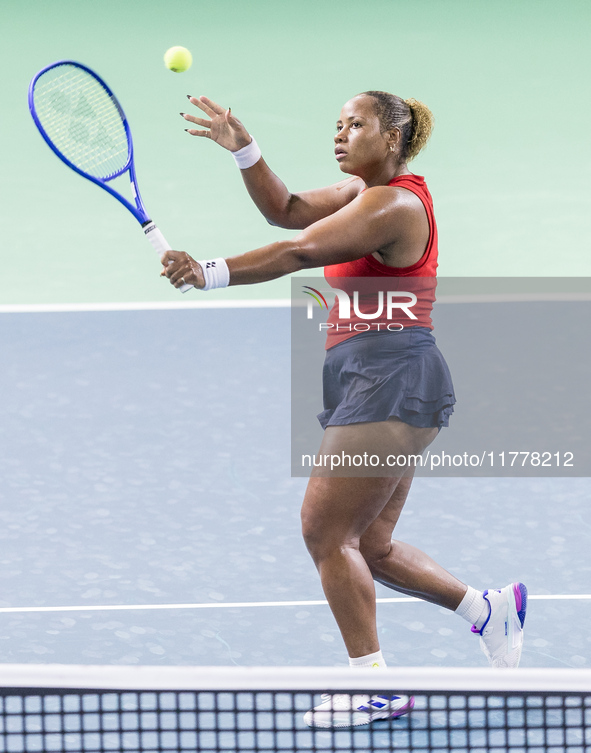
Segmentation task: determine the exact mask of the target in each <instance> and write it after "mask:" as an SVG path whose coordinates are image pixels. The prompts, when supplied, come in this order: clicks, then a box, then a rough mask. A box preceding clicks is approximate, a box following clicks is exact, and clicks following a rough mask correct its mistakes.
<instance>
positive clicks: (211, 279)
mask: <svg viewBox="0 0 591 753" xmlns="http://www.w3.org/2000/svg"><path fill="white" fill-rule="evenodd" d="M197 263H198V264H199V266H200V267H201V269H202V271H203V277H204V278H205V285H204V287H202V288H201V290H214V288H227V287H228V285H229V284H230V270H229V269H228V265H227V264H226V260H225V259H209V260H208V261H199V262H197Z"/></svg>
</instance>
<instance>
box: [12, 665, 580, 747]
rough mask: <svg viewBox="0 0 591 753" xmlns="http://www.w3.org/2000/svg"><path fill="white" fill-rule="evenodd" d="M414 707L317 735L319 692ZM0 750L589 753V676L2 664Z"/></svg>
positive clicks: (573, 673) (538, 672)
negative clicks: (400, 698)
mask: <svg viewBox="0 0 591 753" xmlns="http://www.w3.org/2000/svg"><path fill="white" fill-rule="evenodd" d="M380 692H382V693H390V694H391V693H392V692H396V693H409V694H410V693H411V694H413V695H414V696H415V707H414V710H413V711H412V712H411V713H409V714H407V715H405V716H402V717H400V718H398V719H388V720H382V721H377V722H373V723H372V724H370V725H368V726H363V727H354V728H351V729H322V728H310V727H308V726H307V725H306V723H305V722H304V714H305V712H306V711H308V710H309V709H310V708H311V707H312V706H314V705H318V704H319V703H320V694H321V693H333V694H337V693H338V694H343V693H344V694H350V695H352V694H354V693H355V694H368V693H369V694H376V693H380ZM0 751H2V753H17V752H19V753H20V751H137V752H138V753H139V751H142V753H148V752H152V751H154V752H156V751H167V752H170V751H199V752H200V753H220V752H224V753H229V752H230V751H237V752H241V753H242V752H244V753H255V752H256V753H259V752H261V753H263V752H265V753H270V752H271V751H276V752H277V753H283V752H285V751H291V752H292V753H295V751H298V752H299V751H305V752H308V751H309V752H315V751H323V752H325V751H326V752H327V753H330V752H334V753H336V751H339V753H348V751H368V752H371V753H373V752H374V751H377V753H385V751H396V752H397V753H398V752H400V753H402V752H404V751H409V752H410V751H421V752H426V751H437V752H439V753H442V752H443V751H460V752H464V753H468V751H470V752H471V753H484V752H485V751H495V752H497V753H500V752H501V751H512V752H515V753H517V752H519V753H526V752H527V753H542V751H544V752H546V751H549V752H551V753H588V752H589V751H591V670H556V669H550V670H545V669H529V670H528V669H525V670H491V669H489V670H476V669H441V668H439V669H430V668H397V669H388V670H380V671H375V670H351V669H349V668H345V667H343V668H329V669H327V668H308V667H285V668H247V667H119V666H102V667H96V666H68V665H43V666H41V665H0Z"/></svg>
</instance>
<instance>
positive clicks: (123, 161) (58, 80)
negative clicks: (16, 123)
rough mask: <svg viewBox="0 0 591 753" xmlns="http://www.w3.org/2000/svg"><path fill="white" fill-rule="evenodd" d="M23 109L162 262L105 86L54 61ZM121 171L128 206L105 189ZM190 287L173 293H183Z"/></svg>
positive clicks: (127, 135)
mask: <svg viewBox="0 0 591 753" xmlns="http://www.w3.org/2000/svg"><path fill="white" fill-rule="evenodd" d="M29 110H30V111H31V115H32V116H33V120H34V121H35V125H36V126H37V128H38V129H39V132H40V133H41V135H42V136H43V138H44V139H45V141H46V142H47V144H48V145H49V147H50V148H51V149H52V150H53V151H54V152H55V154H57V156H58V157H59V158H60V159H61V160H62V162H65V163H66V165H68V167H71V168H72V170H74V171H75V172H77V173H78V174H79V175H82V177H83V178H88V180H90V181H92V182H93V183H96V185H97V186H100V187H101V188H104V189H105V191H107V192H108V193H110V194H111V196H114V197H115V198H116V199H117V201H119V202H121V204H123V206H124V207H125V208H126V209H128V210H129V211H130V212H131V213H132V215H133V216H134V217H135V218H136V220H137V221H138V222H139V223H140V225H141V226H142V228H143V231H144V235H145V236H146V238H147V239H148V240H149V241H150V243H151V244H152V246H153V248H154V249H155V250H156V251H157V252H158V254H159V255H160V258H162V256H163V255H164V253H165V252H166V251H168V250H169V249H170V245H169V244H168V243H167V242H166V240H165V239H164V236H163V235H162V233H161V232H160V230H159V229H158V228H157V227H156V225H155V223H154V222H152V220H151V219H150V217H149V215H148V213H147V212H146V208H145V207H144V203H143V201H142V197H141V195H140V192H139V189H138V185H137V179H136V176H135V164H134V159H133V142H132V139H131V131H130V129H129V124H128V123H127V118H126V117H125V113H124V112H123V109H122V107H121V105H120V104H119V102H118V101H117V98H116V97H115V95H114V94H113V92H112V91H111V90H110V89H109V87H108V86H107V84H106V83H105V82H104V81H103V80H102V79H101V78H100V77H99V76H97V74H96V73H94V71H91V70H90V68H87V67H86V66H85V65H81V64H80V63H76V62H74V61H73V60H59V61H58V62H57V63H52V64H51V65H48V66H47V67H46V68H43V69H42V70H40V71H39V73H37V74H36V75H35V76H34V77H33V79H32V81H31V83H30V85H29ZM126 172H127V173H129V180H130V182H131V193H132V196H133V200H134V204H132V203H131V202H130V201H128V200H127V199H126V198H125V197H124V196H123V195H122V194H120V193H119V192H118V191H116V190H115V189H114V188H113V186H111V185H110V182H111V181H112V180H114V179H115V178H118V177H119V176H120V175H123V174H124V173H126ZM192 287H193V286H192V285H183V287H181V288H178V289H179V290H180V291H182V292H183V293H186V292H187V290H190V289H191V288H192Z"/></svg>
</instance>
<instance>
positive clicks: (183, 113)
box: [179, 112, 187, 118]
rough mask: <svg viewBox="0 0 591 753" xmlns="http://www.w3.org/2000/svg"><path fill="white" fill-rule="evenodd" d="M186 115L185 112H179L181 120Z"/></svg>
mask: <svg viewBox="0 0 591 753" xmlns="http://www.w3.org/2000/svg"><path fill="white" fill-rule="evenodd" d="M186 114H187V113H186V112H179V115H181V116H182V117H183V118H184V117H185V115H186Z"/></svg>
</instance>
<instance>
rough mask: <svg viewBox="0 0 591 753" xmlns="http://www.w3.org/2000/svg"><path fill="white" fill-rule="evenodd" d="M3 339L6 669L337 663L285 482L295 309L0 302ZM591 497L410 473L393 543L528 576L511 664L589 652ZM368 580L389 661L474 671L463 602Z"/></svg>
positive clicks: (0, 618) (460, 566)
mask: <svg viewBox="0 0 591 753" xmlns="http://www.w3.org/2000/svg"><path fill="white" fill-rule="evenodd" d="M0 342H1V343H2V370H1V372H0V380H1V389H2V396H3V400H2V407H1V412H2V417H1V420H0V433H1V437H2V453H1V457H0V497H1V499H2V502H1V507H0V520H1V526H0V561H1V566H2V568H1V574H2V575H1V580H2V589H1V592H0V662H3V663H6V662H9V663H72V664H162V665H220V666H221V665H231V664H237V665H294V666H295V665H326V666H329V665H343V664H346V660H347V657H346V652H345V649H344V645H343V643H342V640H341V638H340V636H339V633H338V630H337V627H336V624H335V623H334V621H333V619H332V616H331V614H330V611H329V608H328V606H327V605H326V604H324V603H323V594H322V590H321V587H320V582H319V579H318V577H317V575H316V571H315V569H314V566H313V563H312V561H311V559H310V557H309V556H308V554H307V552H306V550H305V547H304V544H303V542H302V540H301V536H300V530H299V506H300V502H301V499H302V496H303V492H304V489H305V485H306V480H305V479H303V478H291V476H290V389H289V380H290V312H289V309H288V308H274V309H270V308H245V309H220V310H204V309H181V310H145V311H144V310H138V311H97V312H70V313H65V312H62V313H18V314H16V313H15V314H10V313H3V314H2V315H0ZM590 491H591V483H590V482H589V480H588V479H586V478H573V479H564V478H563V479H559V478H543V479H536V478H533V477H532V478H521V479H511V478H504V479H496V478H479V479H467V478H440V479H438V478H429V479H427V478H418V479H416V480H415V482H414V486H413V489H412V491H411V494H410V497H409V500H408V503H407V509H406V510H405V512H404V514H403V517H402V519H401V522H400V524H399V528H398V529H397V532H396V536H397V538H400V539H402V540H406V541H409V542H411V543H413V544H415V545H416V546H419V547H420V548H422V549H424V550H425V551H427V552H428V553H429V554H431V555H432V556H433V557H434V558H436V559H437V560H438V561H439V562H440V563H441V564H442V565H444V566H445V567H446V568H448V569H449V570H450V571H452V572H453V573H454V574H455V575H457V576H458V577H459V578H461V579H462V580H464V581H466V582H469V583H470V584H471V585H473V586H474V587H476V588H483V589H484V588H487V587H496V586H498V587H500V586H504V585H505V584H506V583H508V582H510V581H512V580H522V581H523V582H524V583H526V584H527V586H528V588H529V590H530V593H531V594H532V596H533V598H532V600H531V603H530V608H529V612H528V617H527V622H526V629H527V630H526V644H525V648H524V653H523V659H522V666H524V667H565V666H567V667H588V666H589V665H590V663H591V660H590V659H589V656H590V654H591V651H590V650H591V636H590V635H589V631H588V628H587V625H588V622H589V619H590V617H591V595H590V594H591V565H590V561H589V543H588V542H589V537H590V535H591V511H590V508H589V494H590ZM377 594H378V597H379V598H380V599H394V600H395V601H389V602H387V603H381V604H380V605H379V607H378V618H379V626H380V636H381V642H382V648H383V651H384V655H385V657H386V659H387V661H388V663H389V664H390V665H392V666H402V665H410V666H412V665H415V666H421V665H425V666H429V665H432V666H449V667H456V666H457V667H464V666H485V665H486V659H485V658H484V656H483V655H482V654H481V653H480V651H479V647H478V640H477V638H475V637H474V636H472V634H471V633H470V629H469V626H468V625H467V624H466V623H465V622H463V621H462V620H460V619H459V618H457V617H456V616H455V615H453V614H450V613H448V612H446V611H445V610H442V609H438V608H437V607H434V606H432V605H429V604H426V603H421V602H417V601H412V600H408V599H405V598H403V597H401V596H400V595H399V594H396V593H395V592H393V591H390V590H388V589H386V588H384V587H382V586H377ZM396 599H400V600H399V601H396Z"/></svg>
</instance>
